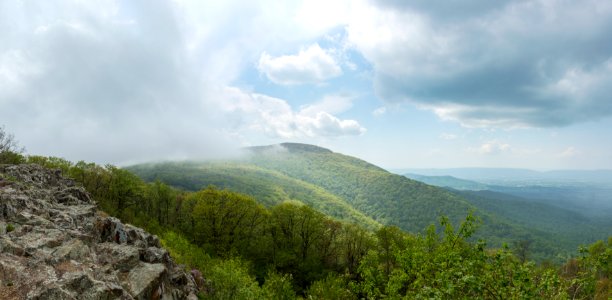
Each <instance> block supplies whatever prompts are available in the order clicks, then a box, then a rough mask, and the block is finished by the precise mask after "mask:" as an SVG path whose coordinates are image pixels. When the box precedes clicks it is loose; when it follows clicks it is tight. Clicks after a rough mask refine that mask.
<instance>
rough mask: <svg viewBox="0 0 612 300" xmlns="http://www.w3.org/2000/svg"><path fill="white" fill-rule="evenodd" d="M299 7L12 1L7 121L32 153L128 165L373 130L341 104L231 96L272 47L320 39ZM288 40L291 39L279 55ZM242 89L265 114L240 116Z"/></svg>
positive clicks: (4, 82)
mask: <svg viewBox="0 0 612 300" xmlns="http://www.w3.org/2000/svg"><path fill="white" fill-rule="evenodd" d="M237 8H241V9H237ZM298 8H299V4H291V3H287V4H285V3H277V2H276V1H262V2H257V3H247V4H245V3H244V2H243V1H224V2H223V5H216V4H212V3H206V4H203V3H202V2H201V1H190V0H180V1H163V0H155V1H128V2H124V1H87V2H81V1H79V2H78V3H73V2H71V1H52V0H50V1H43V2H36V3H29V2H21V1H2V2H0V40H2V43H0V107H1V109H0V120H2V123H4V124H5V125H6V126H7V128H11V130H12V132H13V133H14V134H15V136H16V137H17V139H19V141H20V143H21V144H23V145H25V146H27V149H28V150H29V151H30V153H31V154H43V155H55V156H61V157H66V158H68V159H71V160H81V159H83V160H88V161H96V162H101V163H109V162H110V163H118V164H121V163H128V162H135V161H144V160H152V159H181V158H202V157H219V156H225V155H228V153H230V154H232V153H233V152H232V149H234V148H239V147H241V146H243V145H244V144H249V143H252V142H256V143H265V142H268V140H266V139H257V138H251V137H250V136H249V134H251V133H252V134H253V135H254V136H258V134H259V133H262V132H263V134H264V135H269V136H274V137H291V136H299V135H305V136H306V135H308V136H322V135H325V136H339V135H346V134H360V133H362V132H363V131H365V129H364V128H363V127H361V126H360V125H359V124H358V123H357V122H356V121H353V120H344V119H340V118H338V117H336V116H335V115H334V112H333V111H332V110H333V109H332V107H327V108H325V109H323V108H321V109H314V110H313V109H311V110H313V112H312V113H310V112H309V113H306V112H304V113H301V112H300V111H297V112H296V111H293V110H292V109H291V107H289V105H288V104H287V102H286V101H284V100H281V99H275V98H271V97H267V96H265V95H261V94H255V93H251V92H245V91H241V90H239V89H236V88H232V87H231V85H232V82H233V81H234V80H235V79H236V78H238V77H239V76H241V73H242V72H243V71H244V69H245V68H246V67H247V66H250V65H252V63H253V61H256V60H257V58H258V57H259V55H260V54H261V53H262V51H264V50H265V49H268V48H269V49H272V51H275V52H276V51H278V52H281V51H286V49H285V47H286V48H291V49H295V47H296V46H297V45H302V44H304V41H305V40H311V39H312V37H313V34H318V33H317V32H313V31H310V29H308V28H302V27H300V25H299V24H296V23H292V20H291V18H292V17H291V15H292V12H295V11H297V9H298ZM280 11H282V12H283V13H278V12H280ZM271 12H276V13H275V15H274V16H273V17H270V16H269V15H268V14H269V13H271ZM236 19H239V20H241V22H235V20H236ZM280 24H283V26H280ZM279 37H285V38H284V41H285V42H284V43H282V45H281V46H275V45H278V43H276V41H278V40H279ZM305 51H306V52H308V51H310V52H308V53H310V54H312V53H314V54H313V55H314V56H313V58H312V59H313V61H314V62H317V61H319V62H321V63H325V62H328V61H327V60H326V59H327V58H328V57H331V56H330V55H331V54H329V51H327V50H322V49H320V47H318V46H316V47H314V46H313V47H311V48H309V49H307V50H305ZM321 52H322V53H323V54H322V55H321ZM317 59H318V60H317ZM322 66H323V67H322V69H321V71H322V72H324V73H325V72H327V71H329V70H331V71H333V72H332V73H334V72H336V73H337V72H338V71H337V70H336V69H334V68H333V66H334V65H333V64H331V66H332V68H331V69H329V70H327V69H325V68H324V67H326V66H325V64H322ZM327 67H328V68H329V67H330V65H328V66H327ZM335 67H337V65H336V66H335ZM327 73H329V72H327ZM327 73H326V74H327ZM321 76H323V75H321ZM234 90H237V91H239V93H242V94H245V95H247V98H248V99H249V101H252V102H254V103H259V104H260V105H261V106H260V107H256V106H255V107H250V108H249V109H247V110H245V109H244V107H242V108H240V105H242V104H244V103H243V102H240V101H238V103H235V102H234V101H235V99H234V98H233V97H234V96H235V94H236V92H234ZM232 107H234V110H232V109H230V108H232ZM326 109H328V110H329V111H327V110H326ZM240 111H242V113H238V112H240ZM245 124H247V128H246V130H247V131H246V132H242V130H245V127H244V126H245ZM249 130H250V131H249ZM247 133H248V134H247ZM258 137H259V136H258Z"/></svg>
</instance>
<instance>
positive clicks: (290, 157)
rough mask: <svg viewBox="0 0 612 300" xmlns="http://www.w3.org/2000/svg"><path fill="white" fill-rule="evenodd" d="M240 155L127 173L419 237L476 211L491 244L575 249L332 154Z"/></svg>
mask: <svg viewBox="0 0 612 300" xmlns="http://www.w3.org/2000/svg"><path fill="white" fill-rule="evenodd" d="M245 151H246V154H245V155H244V156H243V157H241V158H240V159H237V160H234V161H225V162H165V163H157V164H145V165H136V166H131V167H128V168H127V169H128V170H130V171H132V172H134V173H135V174H137V175H138V176H140V177H141V178H144V179H145V180H148V181H154V180H161V181H163V182H165V183H167V184H171V185H173V186H176V187H180V188H183V189H186V190H190V191H196V190H199V189H201V188H204V187H207V186H209V185H214V186H217V187H220V188H227V189H230V190H232V191H238V192H242V193H246V194H248V195H251V196H253V197H254V198H255V199H257V200H258V201H259V202H260V203H263V204H265V205H268V206H269V205H272V204H276V203H280V202H282V201H286V200H298V201H300V202H303V203H307V204H309V205H311V206H313V207H314V208H316V209H318V210H320V211H322V212H324V213H326V214H329V215H331V216H334V217H336V218H339V219H342V220H348V221H357V222H358V223H360V224H362V225H365V226H367V227H371V226H372V225H371V224H372V223H380V224H384V225H396V226H398V227H400V228H401V229H403V230H406V231H409V232H422V231H423V230H424V229H425V228H426V227H427V226H428V225H429V224H432V223H435V222H436V220H437V219H438V218H439V217H440V216H441V215H445V216H448V217H449V219H450V220H451V222H453V223H457V222H459V221H460V220H462V219H463V218H465V216H466V215H467V214H468V213H470V212H475V215H476V216H478V217H479V218H480V219H481V220H482V222H483V225H482V227H481V228H480V229H479V231H478V232H477V233H476V238H486V239H487V241H488V243H489V246H494V247H500V246H501V245H502V244H503V243H504V242H506V243H509V244H512V243H514V242H517V241H522V240H531V241H534V246H533V249H535V251H534V253H533V255H534V258H537V259H544V258H550V257H555V256H556V255H557V254H559V253H565V252H569V251H572V250H573V249H575V248H564V249H561V248H559V247H557V246H556V245H555V244H554V243H549V242H547V241H550V240H554V239H555V238H556V237H555V236H552V235H549V234H547V233H544V232H541V231H539V230H534V229H532V228H527V227H524V226H521V225H517V224H513V223H512V222H509V221H508V220H507V219H505V218H503V217H500V216H497V215H496V214H494V213H491V212H487V211H485V210H479V209H478V208H477V207H476V206H474V205H472V204H470V203H469V202H468V201H467V200H466V199H464V198H463V197H461V196H458V195H456V194H455V193H453V192H451V191H448V190H445V189H442V188H439V187H434V186H431V185H427V184H424V183H421V182H418V181H414V180H410V179H407V178H405V177H403V176H400V175H396V174H392V173H389V172H387V171H386V170H384V169H382V168H380V167H378V166H375V165H373V164H370V163H368V162H366V161H364V160H361V159H357V158H354V157H351V156H347V155H343V154H339V153H334V152H333V151H331V150H329V149H325V148H321V147H317V146H313V145H307V144H296V143H284V144H279V145H270V146H258V147H251V148H246V149H245ZM330 201H331V202H330ZM363 216H365V218H364V217H363ZM372 219H373V220H375V221H374V222H372V221H370V220H372ZM364 222H365V223H364Z"/></svg>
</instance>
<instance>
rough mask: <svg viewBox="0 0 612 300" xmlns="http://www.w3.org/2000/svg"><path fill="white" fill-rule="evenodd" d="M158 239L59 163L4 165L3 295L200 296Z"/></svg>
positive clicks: (0, 169)
mask: <svg viewBox="0 0 612 300" xmlns="http://www.w3.org/2000/svg"><path fill="white" fill-rule="evenodd" d="M196 292H197V288H196V285H195V281H194V278H193V276H192V275H191V274H190V273H186V272H185V271H184V269H183V268H181V267H180V266H177V265H176V264H175V263H174V262H173V261H172V258H171V257H170V256H169V255H168V252H167V251H166V250H164V249H163V248H161V245H160V241H159V239H158V238H157V237H156V236H154V235H151V234H148V233H147V232H145V231H144V230H142V229H140V228H137V227H134V226H131V225H129V224H123V223H121V222H120V221H119V220H118V219H116V218H113V217H109V216H106V215H105V214H104V213H102V212H99V211H98V210H97V208H96V204H95V203H94V201H92V199H91V198H90V197H89V195H88V194H87V192H86V191H85V190H84V189H83V188H82V187H79V186H77V185H76V184H75V183H74V182H73V181H72V180H69V179H66V178H63V177H62V176H61V173H60V172H59V170H57V171H54V170H48V169H45V168H43V167H40V166H38V165H0V299H197V297H196V296H195V293H196Z"/></svg>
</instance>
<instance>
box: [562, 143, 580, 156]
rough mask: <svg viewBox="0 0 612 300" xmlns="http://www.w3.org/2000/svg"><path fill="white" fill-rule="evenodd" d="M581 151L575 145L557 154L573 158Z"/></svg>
mask: <svg viewBox="0 0 612 300" xmlns="http://www.w3.org/2000/svg"><path fill="white" fill-rule="evenodd" d="M578 154H580V152H579V151H578V150H577V149H576V148H575V147H573V146H570V147H567V148H566V149H565V150H563V151H561V152H560V153H559V154H557V157H559V158H572V157H576V156H577V155H578Z"/></svg>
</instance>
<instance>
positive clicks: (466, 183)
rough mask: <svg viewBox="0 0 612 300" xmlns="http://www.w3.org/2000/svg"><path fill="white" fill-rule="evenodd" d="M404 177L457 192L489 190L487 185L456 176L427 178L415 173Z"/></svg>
mask: <svg viewBox="0 0 612 300" xmlns="http://www.w3.org/2000/svg"><path fill="white" fill-rule="evenodd" d="M404 176H406V177H408V178H410V179H413V180H416V181H420V182H424V183H427V184H430V185H435V186H439V187H448V188H452V189H455V190H471V191H480V190H486V189H487V188H488V186H487V185H486V184H483V183H480V182H476V181H472V180H466V179H461V178H457V177H454V176H425V175H419V174H413V173H406V174H404Z"/></svg>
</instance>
